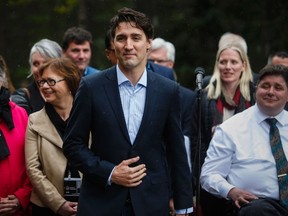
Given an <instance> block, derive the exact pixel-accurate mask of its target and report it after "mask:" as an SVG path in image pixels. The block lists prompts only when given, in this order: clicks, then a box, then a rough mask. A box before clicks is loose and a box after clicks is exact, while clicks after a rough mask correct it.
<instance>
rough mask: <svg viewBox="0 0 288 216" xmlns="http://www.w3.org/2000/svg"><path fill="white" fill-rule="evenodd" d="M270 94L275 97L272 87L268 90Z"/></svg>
mask: <svg viewBox="0 0 288 216" xmlns="http://www.w3.org/2000/svg"><path fill="white" fill-rule="evenodd" d="M268 94H269V95H273V94H274V87H273V86H271V87H270V88H269V89H268Z"/></svg>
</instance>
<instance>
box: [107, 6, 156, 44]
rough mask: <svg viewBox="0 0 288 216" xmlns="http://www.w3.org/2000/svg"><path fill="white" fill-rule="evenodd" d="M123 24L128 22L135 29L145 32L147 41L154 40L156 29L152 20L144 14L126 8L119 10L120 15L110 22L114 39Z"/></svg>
mask: <svg viewBox="0 0 288 216" xmlns="http://www.w3.org/2000/svg"><path fill="white" fill-rule="evenodd" d="M122 22H128V23H130V25H132V26H133V27H136V28H138V29H141V30H143V31H144V33H145V35H146V37H147V39H153V36H154V29H153V26H152V24H151V21H150V19H149V18H148V17H147V16H146V15H145V14H144V13H141V12H139V11H135V10H133V9H130V8H126V7H124V8H122V9H120V10H118V13H117V14H116V15H115V16H114V17H113V18H112V19H111V20H110V29H111V35H112V38H114V37H115V30H116V28H117V27H118V26H119V24H120V23H122Z"/></svg>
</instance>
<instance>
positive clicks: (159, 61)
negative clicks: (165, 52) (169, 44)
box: [148, 59, 170, 64]
mask: <svg viewBox="0 0 288 216" xmlns="http://www.w3.org/2000/svg"><path fill="white" fill-rule="evenodd" d="M148 61H150V62H154V63H155V64H157V63H158V64H161V63H166V62H170V60H164V59H158V60H157V59H148Z"/></svg>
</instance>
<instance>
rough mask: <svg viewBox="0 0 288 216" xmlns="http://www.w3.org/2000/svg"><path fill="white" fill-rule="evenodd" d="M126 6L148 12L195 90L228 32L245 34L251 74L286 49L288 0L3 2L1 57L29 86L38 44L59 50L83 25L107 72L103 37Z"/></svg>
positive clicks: (16, 79)
mask: <svg viewBox="0 0 288 216" xmlns="http://www.w3.org/2000/svg"><path fill="white" fill-rule="evenodd" d="M121 7H131V8H134V9H136V10H139V11H142V12H144V13H146V14H147V15H148V16H149V17H150V18H151V20H152V22H153V25H154V27H155V37H162V38H164V39H166V40H168V41H170V42H172V43H173V44H174V45H175V47H176V65H175V69H176V73H177V76H178V81H179V83H181V84H182V85H184V86H187V87H190V88H194V86H195V77H194V70H195V68H196V67H198V66H201V67H203V68H204V69H205V70H206V74H211V72H212V69H213V66H214V63H215V55H216V52H217V44H218V40H219V38H220V36H221V35H222V34H223V33H225V32H233V33H237V34H240V35H242V36H243V37H244V38H245V39H246V41H247V44H248V55H249V58H250V63H251V66H252V70H253V71H255V72H258V71H259V70H260V69H261V68H262V67H263V66H265V64H266V62H267V57H268V55H269V54H270V53H271V52H273V51H276V50H287V45H288V25H287V22H288V13H287V11H288V1H287V0H275V1H268V0H261V1H260V0H254V1H251V0H237V1H228V0H226V1H224V0H165V1H164V0H157V1H155V0H134V1H128V0H121V1H119V0H41V1H39V0H1V2H0V54H1V55H3V56H4V58H5V59H6V62H7V64H8V67H9V70H10V73H11V76H12V80H13V83H14V85H15V86H16V87H20V86H23V85H25V84H26V82H27V79H26V76H27V74H28V73H29V65H28V57H29V51H30V48H31V47H32V46H33V44H34V43H35V42H36V41H38V40H40V39H42V38H49V39H51V40H55V41H57V42H58V43H59V44H60V45H61V42H62V36H63V34H64V32H65V30H66V29H67V28H69V27H71V26H82V27H84V28H86V29H87V30H89V31H90V32H91V33H92V34H93V41H94V44H93V50H92V51H93V56H92V61H91V65H92V66H94V67H97V68H99V69H105V68H106V67H108V66H109V62H108V61H107V60H106V58H105V55H104V35H105V30H106V27H107V25H108V23H109V20H110V18H111V17H112V16H113V15H114V14H115V12H116V11H117V10H118V9H120V8H121Z"/></svg>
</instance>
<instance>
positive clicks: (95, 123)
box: [63, 67, 193, 216]
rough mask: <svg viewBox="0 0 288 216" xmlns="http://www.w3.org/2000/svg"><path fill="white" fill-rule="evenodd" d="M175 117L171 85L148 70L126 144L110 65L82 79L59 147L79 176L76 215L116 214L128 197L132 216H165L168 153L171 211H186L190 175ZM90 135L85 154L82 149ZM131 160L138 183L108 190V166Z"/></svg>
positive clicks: (173, 86)
mask: <svg viewBox="0 0 288 216" xmlns="http://www.w3.org/2000/svg"><path fill="white" fill-rule="evenodd" d="M159 86H161V88H159ZM179 118H180V104H179V96H178V85H177V83H176V82H173V81H170V80H168V79H166V78H163V77H161V76H159V75H157V74H155V73H152V72H148V73H147V90H146V102H145V110H144V114H143V118H142V122H141V125H140V128H139V131H138V134H137V136H136V139H135V142H134V144H133V145H132V144H131V143H130V139H129V135H128V132H127V128H126V123H125V118H124V114H123V110H122V105H121V99H120V95H119V88H118V84H117V76H116V69H115V67H112V68H110V69H108V70H106V71H103V72H101V73H96V74H92V75H90V76H87V77H84V78H83V79H82V81H81V84H80V87H79V90H78V93H77V94H76V98H75V103H74V105H73V109H72V112H71V115H70V120H69V122H68V125H67V129H66V130H67V131H66V134H65V138H64V145H63V151H64V154H65V155H66V157H67V158H68V159H69V160H70V161H71V163H72V164H73V165H74V166H75V167H76V168H78V169H79V170H80V171H81V172H82V173H83V182H82V186H81V193H80V198H79V206H78V214H77V215H80V216H90V215H95V214H97V215H99V216H103V215H109V216H111V215H120V214H121V211H122V210H123V207H124V204H125V201H126V199H127V196H128V195H130V197H131V202H132V205H133V207H134V210H135V214H136V215H137V216H148V215H168V211H169V208H168V200H169V171H168V163H167V157H168V155H169V158H170V159H171V161H172V163H171V166H170V168H171V170H172V183H173V191H174V202H175V207H176V209H185V208H188V207H191V204H192V196H193V195H192V189H191V177H190V174H189V167H188V163H187V157H186V153H185V147H184V143H183V134H182V132H181V128H180V121H179ZM90 131H91V134H92V144H91V150H90V149H88V148H87V143H88V140H89V132H90ZM135 156H140V162H139V163H144V164H145V165H146V168H147V175H146V176H145V177H144V178H143V182H142V183H141V184H140V185H139V186H137V187H134V188H126V187H123V186H119V185H116V184H112V185H110V186H108V185H107V180H108V178H109V175H110V174H111V172H112V170H113V168H114V167H115V166H116V165H117V164H119V163H120V162H121V161H123V160H125V159H128V158H132V157H135Z"/></svg>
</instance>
